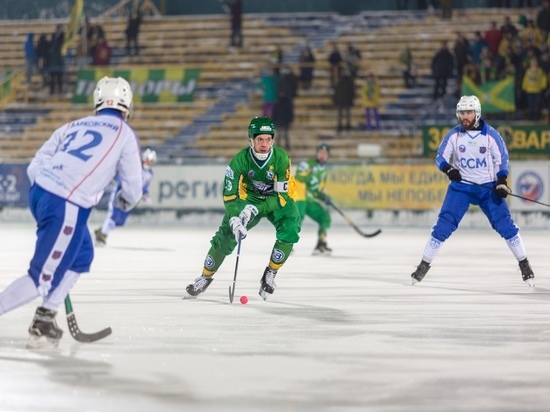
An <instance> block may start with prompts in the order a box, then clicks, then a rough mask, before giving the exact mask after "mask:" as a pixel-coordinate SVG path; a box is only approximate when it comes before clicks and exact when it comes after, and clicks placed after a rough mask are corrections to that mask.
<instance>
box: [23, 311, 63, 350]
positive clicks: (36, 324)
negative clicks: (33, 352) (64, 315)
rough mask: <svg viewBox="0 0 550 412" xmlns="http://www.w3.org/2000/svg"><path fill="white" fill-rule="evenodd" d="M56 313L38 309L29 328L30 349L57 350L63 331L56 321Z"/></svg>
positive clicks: (28, 344)
mask: <svg viewBox="0 0 550 412" xmlns="http://www.w3.org/2000/svg"><path fill="white" fill-rule="evenodd" d="M56 313H57V312H54V311H52V310H48V309H45V308H42V307H39V308H37V309H36V313H35V314H34V319H33V321H32V324H31V326H30V327H29V335H30V337H29V340H28V342H27V348H28V349H47V348H57V346H58V345H59V340H60V339H61V337H62V336H63V331H62V330H61V329H60V328H59V327H58V326H57V322H56V321H55V315H56Z"/></svg>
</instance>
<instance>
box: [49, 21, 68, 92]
mask: <svg viewBox="0 0 550 412" xmlns="http://www.w3.org/2000/svg"><path fill="white" fill-rule="evenodd" d="M58 28H59V26H58ZM64 39H65V36H64V34H63V32H61V34H60V33H59V32H58V31H57V30H56V32H55V33H54V34H53V35H52V40H51V42H50V50H49V52H48V71H49V74H50V94H51V95H53V94H55V93H56V89H57V93H58V94H62V93H63V75H64V73H65V58H64V57H63V53H62V48H63V41H64Z"/></svg>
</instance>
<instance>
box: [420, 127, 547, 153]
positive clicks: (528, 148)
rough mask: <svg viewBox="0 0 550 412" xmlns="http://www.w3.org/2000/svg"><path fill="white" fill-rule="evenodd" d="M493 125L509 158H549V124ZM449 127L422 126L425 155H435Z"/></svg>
mask: <svg viewBox="0 0 550 412" xmlns="http://www.w3.org/2000/svg"><path fill="white" fill-rule="evenodd" d="M491 125H492V126H493V127H495V128H496V129H497V130H498V132H499V133H500V135H501V136H502V138H503V139H504V141H505V142H506V145H507V147H508V152H509V154H510V159H515V160H522V159H523V160H525V159H530V160H535V159H539V160H543V159H550V126H549V125H546V126H541V125H508V124H506V125H504V124H500V125H499V124H491ZM450 129H451V128H450V127H448V126H423V127H422V143H423V147H424V151H423V153H424V156H425V157H435V154H436V152H437V148H438V147H439V144H440V143H441V141H442V140H443V138H444V137H445V135H446V134H447V132H448V131H449V130H450Z"/></svg>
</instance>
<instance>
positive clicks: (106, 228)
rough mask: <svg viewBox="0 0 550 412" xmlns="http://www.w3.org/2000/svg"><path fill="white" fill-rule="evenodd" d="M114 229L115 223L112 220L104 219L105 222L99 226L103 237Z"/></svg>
mask: <svg viewBox="0 0 550 412" xmlns="http://www.w3.org/2000/svg"><path fill="white" fill-rule="evenodd" d="M115 227H116V223H115V221H114V220H113V219H110V218H109V219H105V222H103V226H101V233H103V234H104V235H105V236H107V235H108V234H109V232H111V230H113V229H114V228H115Z"/></svg>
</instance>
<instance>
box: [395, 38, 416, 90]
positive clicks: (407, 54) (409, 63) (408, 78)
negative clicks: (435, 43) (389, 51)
mask: <svg viewBox="0 0 550 412" xmlns="http://www.w3.org/2000/svg"><path fill="white" fill-rule="evenodd" d="M399 63H401V67H402V70H403V82H404V84H405V87H406V88H407V89H410V88H413V87H414V86H415V84H416V75H415V74H416V73H415V70H414V67H415V65H414V62H413V55H412V51H411V47H410V46H409V45H406V46H405V48H404V49H403V51H401V54H400V55H399Z"/></svg>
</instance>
